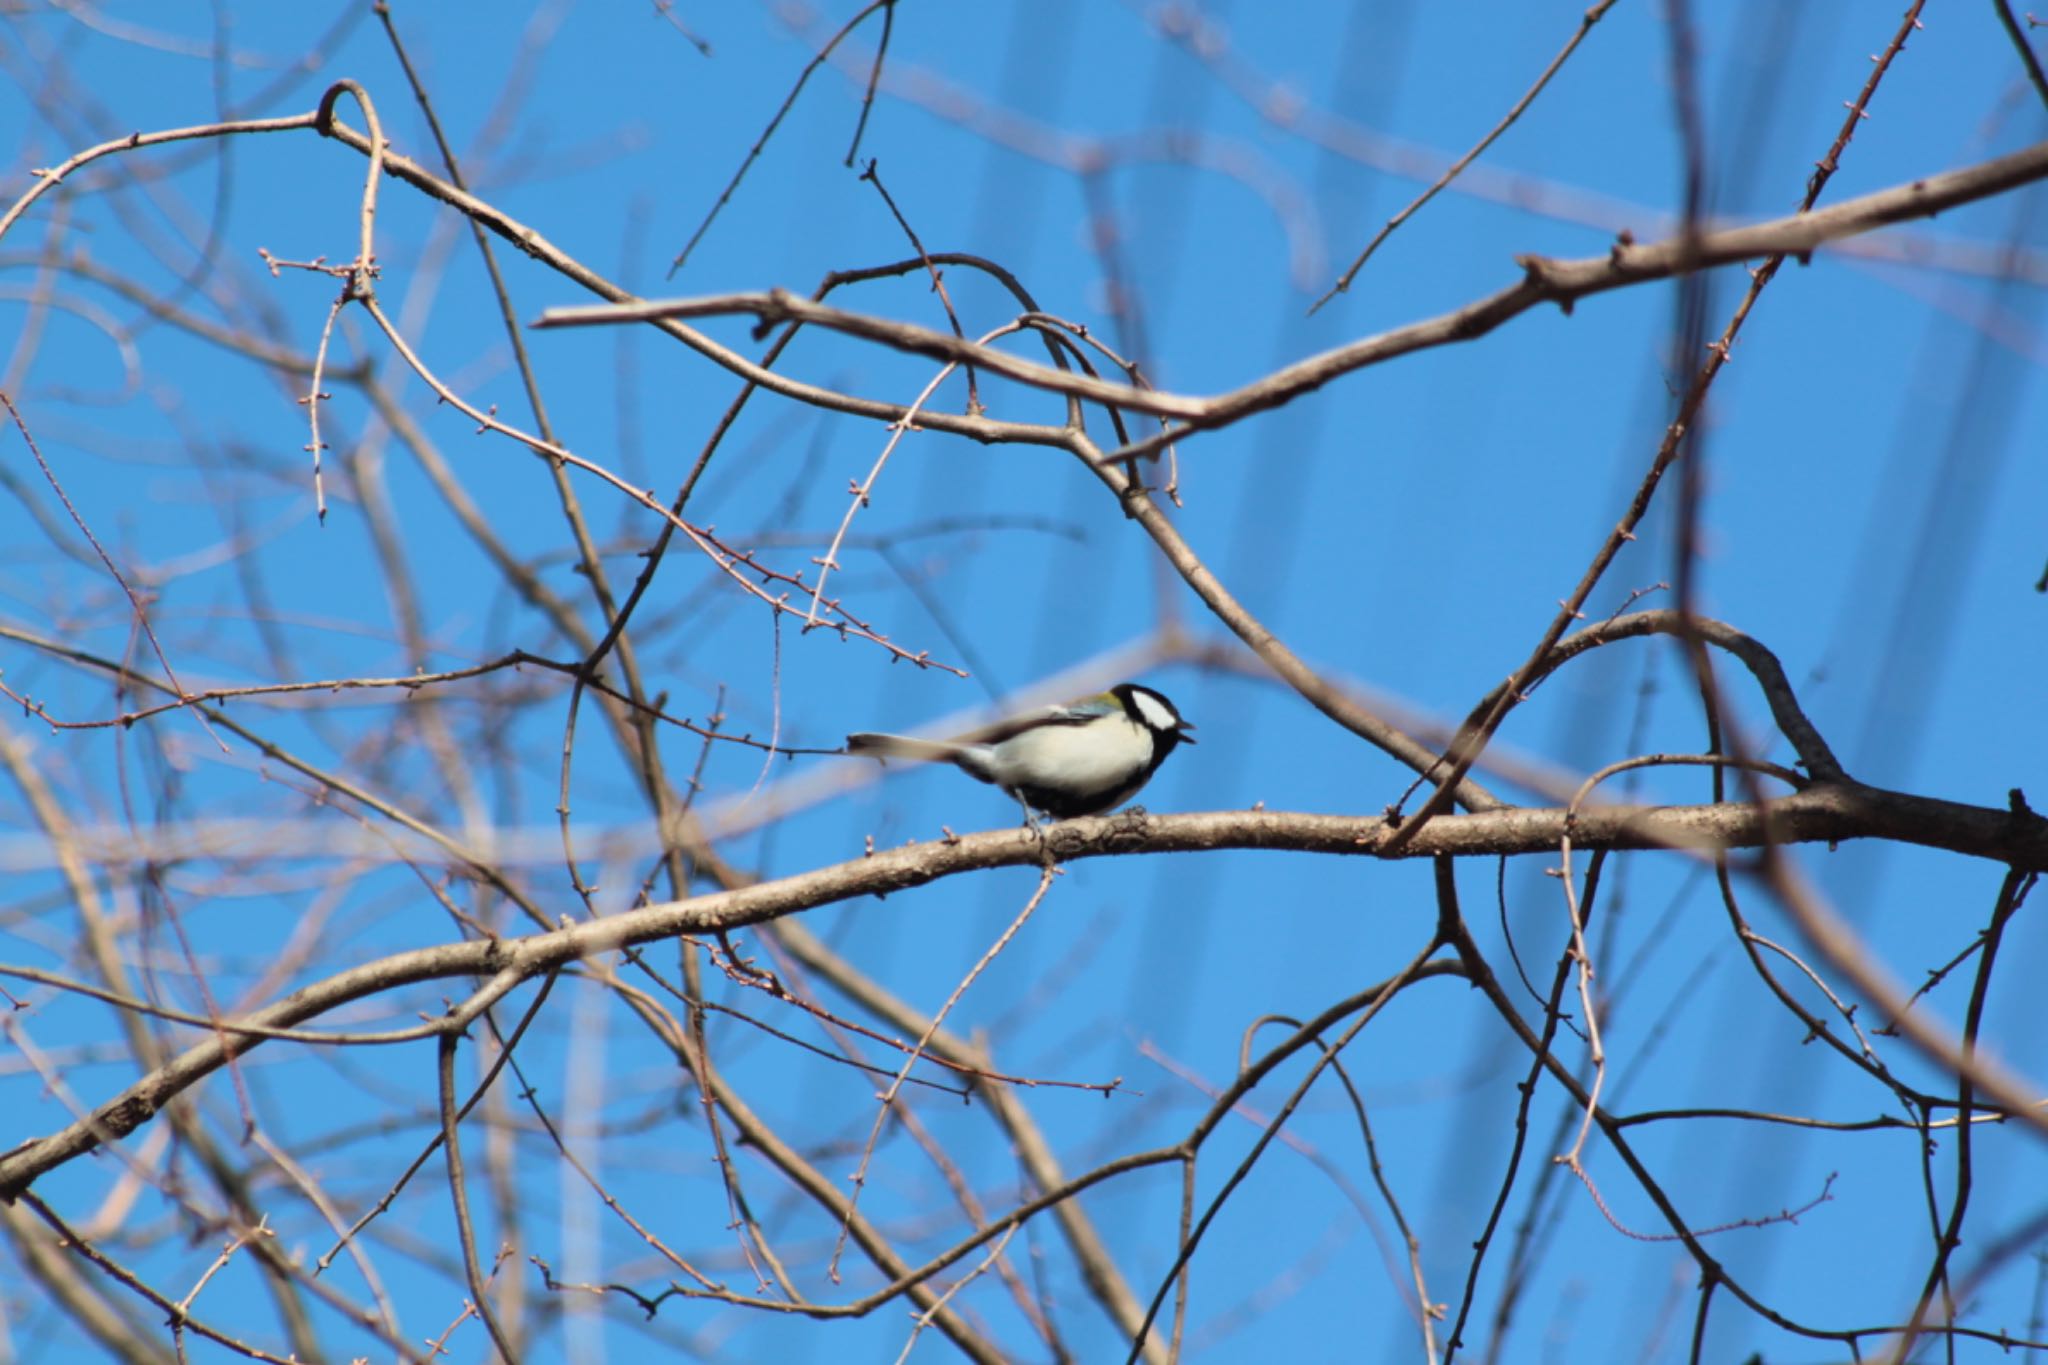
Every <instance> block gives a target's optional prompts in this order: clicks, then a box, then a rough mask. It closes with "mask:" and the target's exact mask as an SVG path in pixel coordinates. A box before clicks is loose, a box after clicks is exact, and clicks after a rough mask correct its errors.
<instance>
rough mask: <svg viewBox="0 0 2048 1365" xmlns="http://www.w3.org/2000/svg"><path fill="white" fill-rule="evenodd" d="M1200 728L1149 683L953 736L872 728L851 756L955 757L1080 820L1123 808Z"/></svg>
mask: <svg viewBox="0 0 2048 1365" xmlns="http://www.w3.org/2000/svg"><path fill="white" fill-rule="evenodd" d="M1194 728H1195V727H1194V726H1192V725H1190V724H1188V722H1186V721H1185V720H1182V719H1181V714H1180V712H1179V711H1178V710H1176V709H1175V708H1174V705H1173V703H1172V702H1170V701H1168V700H1167V699H1166V698H1165V697H1164V696H1163V695H1161V694H1160V693H1158V692H1155V691H1153V690H1152V689H1151V688H1149V687H1142V686H1140V685H1139V684H1137V683H1129V682H1124V683H1118V684H1117V685H1116V686H1115V687H1112V688H1110V689H1109V690H1108V691H1107V692H1098V693H1096V694H1095V695H1094V696H1092V697H1082V698H1081V699H1079V700H1078V701H1071V702H1067V703H1065V704H1064V705H1060V706H1045V707H1040V708H1039V709H1037V710H1035V711H1025V712H1021V713H1019V714H1017V715H1014V716H1011V717H1009V718H1007V719H1005V720H999V721H996V722H994V723H993V724H990V725H985V726H983V727H981V728H980V729H978V730H970V731H969V732H968V733H966V734H964V735H960V736H957V737H955V738H953V739H945V740H931V739H913V738H911V737H910V736H908V735H885V734H872V733H866V732H863V733H861V734H854V735H848V736H847V737H846V752H847V753H848V754H853V755H865V756H868V757H872V758H876V759H889V758H902V759H909V760H911V761H913V762H920V763H951V764H952V765H953V766H955V767H957V768H958V769H960V771H962V772H964V773H966V774H967V775H968V776H969V777H972V778H975V779H977V780H978V781H982V782H987V783H989V784H990V785H992V786H996V787H1000V788H1002V789H1003V790H1004V791H1006V792H1008V793H1009V794H1010V795H1011V796H1014V797H1015V798H1017V800H1018V801H1019V802H1021V803H1022V804H1023V806H1024V807H1025V819H1026V821H1027V822H1028V821H1030V818H1031V816H1030V813H1031V812H1032V811H1041V812H1043V813H1044V814H1046V815H1048V816H1050V817H1052V818H1053V819H1055V820H1071V819H1073V818H1074V817H1075V816H1079V815H1094V814H1097V813H1098V812H1101V811H1106V810H1110V809H1112V808H1114V807H1117V806H1121V805H1122V804H1123V803H1124V802H1126V801H1128V800H1130V799H1131V798H1132V797H1133V796H1136V795H1137V794H1138V790H1139V788H1141V787H1143V786H1144V785H1145V784H1146V783H1147V782H1148V781H1150V780H1151V778H1152V774H1153V773H1155V772H1157V771H1159V765H1160V764H1162V763H1164V762H1165V761H1166V757H1167V755H1168V754H1171V753H1172V752H1173V751H1174V748H1175V746H1177V745H1180V744H1183V743H1186V744H1193V743H1194V742H1195V741H1194V738H1193V736H1191V735H1189V734H1188V731H1190V730H1192V729H1194Z"/></svg>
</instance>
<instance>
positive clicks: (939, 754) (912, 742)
mask: <svg viewBox="0 0 2048 1365" xmlns="http://www.w3.org/2000/svg"><path fill="white" fill-rule="evenodd" d="M967 747H968V746H966V745H964V744H948V743H945V742H944V741H942V740H932V739H912V738H911V737H910V736H908V735H875V734H858V735H848V736H847V737H846V752H847V753H849V754H857V755H864V756H866V757H868V758H903V759H909V760H910V761H911V762H914V763H957V762H959V761H960V755H961V754H962V753H963V752H965V751H966V749H967Z"/></svg>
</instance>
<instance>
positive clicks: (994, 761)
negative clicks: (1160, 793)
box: [989, 723, 1151, 792]
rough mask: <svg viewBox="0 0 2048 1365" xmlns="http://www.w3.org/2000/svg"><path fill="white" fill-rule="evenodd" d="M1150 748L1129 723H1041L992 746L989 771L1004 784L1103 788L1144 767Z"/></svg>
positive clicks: (1146, 740) (1143, 736)
mask: <svg viewBox="0 0 2048 1365" xmlns="http://www.w3.org/2000/svg"><path fill="white" fill-rule="evenodd" d="M1105 729H1108V730H1109V731H1110V733H1108V734H1104V733H1103V731H1104V730H1105ZM1150 750H1151V740H1150V738H1149V737H1148V736H1147V735H1146V734H1145V732H1144V731H1142V730H1140V729H1139V728H1138V727H1137V726H1135V725H1131V724H1129V723H1125V724H1122V725H1118V726H1116V727H1114V728H1111V727H1108V726H1104V725H1100V724H1097V725H1042V726H1039V727H1038V728H1037V729H1035V730H1027V731H1025V732H1024V733H1023V734H1021V735H1016V736H1013V737H1012V738H1010V739H1008V740H1005V741H1004V742H1003V743H1002V744H1000V745H998V746H996V748H995V751H994V752H993V753H992V754H991V755H990V762H989V775H990V776H991V777H993V778H994V779H995V781H996V783H997V785H999V786H1003V787H1017V786H1026V785H1029V786H1038V787H1045V786H1054V787H1058V788H1060V789H1062V790H1068V791H1084V792H1085V791H1106V790H1109V789H1110V788H1113V787H1116V786H1118V785H1120V784H1121V783H1123V782H1125V781H1127V780H1128V779H1129V778H1130V777H1131V776H1133V775H1134V774H1135V773H1136V772H1137V771H1138V770H1139V769H1141V768H1143V767H1144V765H1145V760H1146V758H1147V756H1148V755H1149V753H1150Z"/></svg>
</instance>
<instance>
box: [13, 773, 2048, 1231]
mask: <svg viewBox="0 0 2048 1365" xmlns="http://www.w3.org/2000/svg"><path fill="white" fill-rule="evenodd" d="M1567 821H1568V817H1567V814H1566V812H1565V811H1564V810H1563V809H1561V808H1555V807H1551V808H1543V809H1510V810H1497V811H1485V812H1481V813H1479V814H1473V815H1440V816H1438V817H1436V818H1435V819H1433V820H1431V821H1430V822H1429V824H1428V825H1427V826H1426V827H1425V828H1424V829H1423V830H1422V832H1421V834H1420V836H1419V837H1417V838H1414V839H1411V840H1409V841H1408V842H1407V843H1405V844H1404V845H1402V846H1401V847H1400V856H1401V857H1404V858H1434V857H1440V856H1450V857H1460V856H1472V855H1475V854H1476V855H1485V856H1497V855H1504V854H1515V853H1544V852H1548V851H1549V850H1551V849H1554V848H1556V847H1557V846H1558V842H1559V841H1560V840H1561V839H1563V838H1564V836H1565V831H1566V825H1567ZM1569 824H1570V829H1571V839H1572V845H1573V847H1575V848H1578V849H1581V850H1586V851H1591V850H1595V849H1656V848H1663V849H1680V850H1689V851H1694V852H1700V853H1708V852H1721V851H1725V850H1728V849H1736V848H1758V847H1762V846H1764V845H1766V844H1771V845H1782V844H1795V843H1830V844H1832V843H1837V842H1840V841H1842V840H1845V839H1890V840H1893V841H1896V842H1899V843H1909V844H1918V845H1921V846H1923V847H1927V848H1940V849H1947V850H1948V851H1950V852H1953V853H1960V854H1964V855H1966V856H1969V857H1977V858H1985V859H1989V860H1992V861H1995V862H1999V863H2003V864H2007V865H2010V866H2012V867H2016V868H2020V869H2022V870H2024V871H2044V870H2048V819H2044V818H2042V817H2041V816H2039V815H2036V814H2034V813H2033V812H2031V811H2012V810H1994V809H1988V808H1985V807H1981V806H1966V805H1959V804H1957V803H1955V802H1950V801H1939V800H1935V799H1934V798H1931V797H1924V796H1910V795H1907V794H1905V793H1903V792H1893V791H1885V790H1882V789H1880V788H1877V787H1867V786H1864V785H1863V784H1861V783H1858V782H1853V781H1849V780H1846V779H1845V780H1842V781H1839V782H1825V783H1816V784H1815V785H1813V786H1811V787H1808V788H1807V789H1806V790H1805V791H1802V792H1799V793H1796V794H1794V795H1792V796H1787V797H1782V798H1779V799H1777V800H1772V801H1767V802H1765V803H1763V804H1762V805H1761V806H1758V805H1754V804H1751V803H1748V802H1724V803H1721V804H1718V805H1704V806H1623V805H1616V806H1592V807H1588V808H1585V809H1582V810H1580V811H1579V812H1578V813H1577V814H1576V815H1572V816H1570V817H1569ZM1398 829H1399V825H1398V824H1393V823H1389V822H1388V821H1386V820H1383V819H1362V818H1358V817H1352V816H1341V815H1308V814H1301V813H1294V812H1282V811H1264V810H1253V811H1214V812H1210V813H1207V814H1197V815H1167V816H1133V815H1122V816H1093V817H1090V818H1087V819H1082V820H1069V821H1066V822H1064V823H1062V824H1058V825H1054V826H1052V827H1050V828H1049V829H1047V830H1045V831H1043V832H1042V833H1041V832H1040V831H1035V830H1031V829H1005V830H995V831H990V832H987V833H983V834H971V835H965V836H961V837H958V838H954V839H950V840H945V841H935V842H932V843H928V844H911V845H909V846H907V847H904V848H899V849H892V850H890V851H888V852H885V853H876V854H872V855H869V856H867V857H862V858H856V859H854V860H852V861H850V862H844V863H839V864H836V865H834V866H831V867H822V868H818V869H816V870H814V871H811V872H806V873H803V874H801V875H798V876H794V877H785V878H783V879H781V880H779V881H772V882H762V883H760V884H758V885H754V886H748V887H743V888H740V889H739V890H735V891H721V892H716V893H714V894H711V895H706V896H696V897H692V898H691V899H689V900H681V901H669V902H666V903H664V904H661V905H652V906H648V907H646V908H645V909H642V910H635V911H631V912H628V913H625V914H619V915H612V916H609V917H607V918H605V919H603V920H598V921H595V922H592V923H586V924H578V925H575V926H573V927H571V928H567V929H559V930H556V931H554V932H552V933H545V934H532V935H528V936H526V937H523V938H508V939H496V940H478V941H469V942H463V943H452V944H444V945H440V946H437V947H433V948H424V949H417V950H414V951H412V952H405V953H397V954H394V955H392V956H390V957H387V958H384V959H382V960H380V961H377V962H370V963H365V964H364V965H362V966H360V967H356V968H352V969H351V970H349V971H345V972H340V973H337V974H336V975H334V976H331V977H328V978H326V979H325V980H323V981H318V982H314V983H311V984H309V985H307V986H304V987H301V988H300V989H299V990H297V991H294V992H293V993H292V994H291V995H289V996H286V997H285V998H284V999H282V1000H280V1001H277V1002H276V1003H275V1004H272V1005H270V1006H267V1007H266V1008H264V1009H261V1010H257V1011H255V1012H254V1013H253V1014H250V1015H247V1016H245V1017H242V1018H238V1019H230V1020H225V1021H223V1022H224V1023H225V1024H227V1025H228V1026H229V1028H228V1030H226V1031H225V1032H224V1035H222V1036H216V1037H214V1038H211V1039H208V1040H207V1041H205V1042H202V1043H199V1044H197V1045H195V1046H193V1047H192V1048H190V1049H188V1050H187V1051H185V1052H184V1053H182V1054H181V1055H179V1056H178V1057H177V1058H175V1059H173V1060H172V1061H170V1062H169V1063H167V1064H165V1065H164V1066H162V1067H159V1068H158V1069H156V1070H155V1071H152V1072H150V1073H149V1074H148V1075H147V1076H144V1077H143V1078H142V1079H141V1080H139V1081H137V1082H135V1083H134V1084H133V1085H131V1086H129V1087H128V1089H126V1090H125V1091H123V1092H122V1093H121V1094H120V1095H118V1096H116V1097H115V1098H114V1099H112V1100H109V1101H108V1102H107V1103H105V1104H104V1105H102V1106H100V1108H99V1109H98V1110H96V1111H95V1112H94V1113H93V1114H91V1115H89V1116H87V1117H86V1118H83V1119H81V1120H79V1121H78V1122H76V1123H74V1124H72V1125H71V1126H70V1127H68V1128H65V1129H63V1130H62V1131H61V1132H59V1133H56V1134H54V1135H52V1136H50V1137H46V1138H39V1139H35V1140H33V1141H30V1142H27V1143H25V1144H23V1145H22V1146H20V1147H17V1148H15V1149H14V1150H13V1151H11V1152H9V1153H7V1154H6V1155H5V1156H4V1157H0V1199H9V1200H11V1199H14V1198H16V1197H18V1196H19V1195H20V1194H21V1193H22V1192H23V1191H24V1190H26V1189H27V1188H28V1187H29V1185H30V1184H32V1183H33V1182H34V1181H35V1180H36V1179H37V1178H38V1177H40V1176H42V1175H43V1174H45V1173H46V1172H48V1171H51V1170H54V1169H55V1168H56V1167H58V1166H60V1165H63V1164H64V1163H65V1162H67V1161H69V1160H70V1159H71V1158H73V1157H75V1156H78V1155H80V1154H81V1153H84V1152H88V1151H91V1150H92V1149H93V1148H95V1147H97V1146H98V1145H99V1144H100V1142H101V1141H102V1140H104V1139H107V1138H119V1137H124V1136H126V1135H127V1134H129V1133H132V1132H134V1131H135V1130H136V1129H137V1128H139V1127H141V1126H142V1125H143V1124H144V1123H145V1122H147V1121H148V1120H149V1119H150V1118H151V1117H152V1116H154V1115H155V1114H156V1112H157V1111H158V1110H159V1109H161V1108H162V1107H163V1106H164V1105H165V1104H166V1103H168V1102H169V1101H170V1100H171V1099H172V1098H173V1097H175V1096H176V1095H178V1094H180V1093H182V1092H183V1091H185V1090H186V1089H188V1088H190V1087H191V1086H192V1085H193V1084H194V1083H196V1082H197V1081H199V1080H200V1079H202V1078H203V1077H205V1076H206V1075H208V1074H210V1073H211V1072H213V1071H215V1070H218V1069H219V1068H220V1067H221V1066H222V1065H223V1064H224V1063H225V1062H226V1060H227V1055H226V1053H225V1051H224V1049H226V1048H232V1049H233V1053H234V1055H236V1056H239V1055H241V1054H242V1053H244V1052H247V1051H248V1050H249V1049H251V1048H253V1047H256V1046H258V1045H259V1044H260V1043H261V1042H262V1041H263V1040H262V1038H261V1037H260V1036H259V1035H255V1034H249V1033H235V1032H233V1028H234V1027H235V1026H240V1025H254V1026H257V1027H259V1028H289V1027H291V1026H293V1025H296V1024H299V1023H302V1022H304V1021H305V1020H307V1019H311V1018H314V1017H315V1016H317V1015H320V1014H322V1013H325V1012H326V1011H328V1010H330V1009H333V1008H334V1007H336V1006H338V1005H341V1004H344V1003H346V1002H348V1001H351V1000H356V999H360V998H363V997H365V996H368V995H371V994H373V993H376V992H379V991H387V990H390V989H392V988H394V987H398V986H405V985H412V984H416V983H418V982H422V981H435V980H444V979H448V978H454V977H464V976H474V977H478V978H481V979H483V981H484V984H483V985H482V986H481V987H479V988H478V991H477V993H476V994H475V995H473V996H472V997H470V998H469V999H468V1000H466V1001H465V1002H464V1003H463V1004H461V1005H460V1006H458V1007H456V1008H455V1009H453V1010H451V1011H449V1013H447V1014H446V1015H444V1016H442V1018H443V1020H444V1021H445V1023H446V1026H447V1028H448V1030H449V1031H451V1032H452V1031H454V1030H456V1029H459V1028H461V1027H463V1026H464V1025H466V1024H467V1023H468V1022H469V1021H470V1020H472V1019H474V1018H475V1017H477V1015H478V1014H479V1013H480V1012H481V1011H482V1010H483V1009H484V1008H485V1007H486V1006H487V1005H488V1004H489V1003H490V1002H492V1001H495V1000H497V999H499V998H501V997H502V996H503V995H504V994H505V992H506V991H508V990H510V989H512V988H513V987H514V986H515V985H517V984H518V983H519V982H520V981H523V980H525V979H527V978H529V977H532V976H537V975H540V974H542V973H545V972H548V971H552V970H554V969H557V968H560V967H565V966H567V965H569V964H571V963H573V962H575V961H576V960H578V959H579V958H584V957H589V956H592V955H595V954H599V953H606V952H611V951H614V950H616V949H619V948H624V947H628V946H630V945H633V944H636V943H648V942H652V941H654V940H657V939H667V938H673V937H675V936H676V935H678V934H713V933H720V932H725V933H730V932H731V931H733V930H735V929H740V928H744V927H746V926H747V925H751V924H761V923H765V922H767V921H769V920H774V919H780V918H781V917H783V916H785V915H792V914H796V913H799V912H801V911H804V910H811V909H815V908H817V907H818V906H821V905H829V904H832V903H834V902H837V901H843V900H849V899H853V898H855V897H859V896H883V895H887V894H889V893H890V892H894V891H905V890H909V889H910V888H911V887H915V886H922V885H924V884H925V883H927V882H931V881H935V880H937V879H938V878H940V877H949V876H955V875H958V874H960V873H963V872H971V871H978V870H982V869H986V868H995V867H1038V866H1042V865H1043V862H1044V858H1045V856H1046V850H1047V848H1048V847H1049V848H1050V849H1051V851H1052V853H1053V855H1054V856H1056V857H1058V858H1061V859H1066V860H1073V859H1082V858H1103V857H1110V856H1114V855H1121V854H1133V853H1196V852H1215V851H1219V850H1222V849H1233V848H1258V849H1277V850H1289V851H1293V852H1297V853H1323V854H1337V855H1342V856H1350V857H1377V856H1380V855H1381V853H1382V851H1383V850H1385V849H1387V848H1388V847H1389V846H1390V845H1391V844H1392V843H1393V840H1394V837H1395V834H1396V832H1397V830H1398ZM2043 1122H2048V1116H2044V1118H2043Z"/></svg>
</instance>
